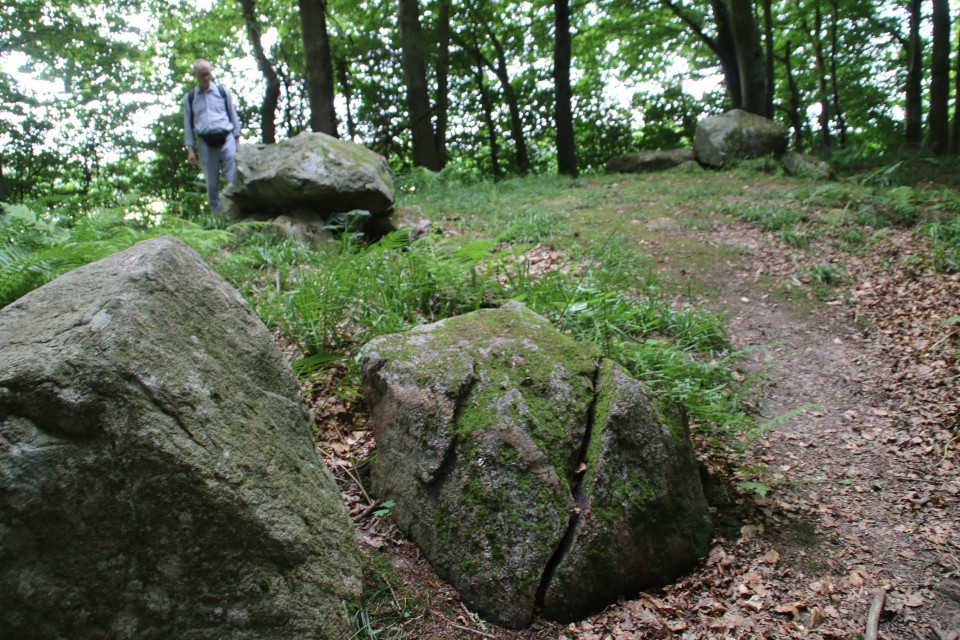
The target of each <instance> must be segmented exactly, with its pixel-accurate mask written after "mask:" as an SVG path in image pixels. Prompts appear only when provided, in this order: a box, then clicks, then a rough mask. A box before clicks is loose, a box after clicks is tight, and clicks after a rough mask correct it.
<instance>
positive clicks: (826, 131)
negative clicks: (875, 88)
mask: <svg viewBox="0 0 960 640" xmlns="http://www.w3.org/2000/svg"><path fill="white" fill-rule="evenodd" d="M822 28H823V15H822V14H821V13H820V7H819V5H818V6H817V7H816V8H815V9H814V11H813V31H812V32H810V42H811V44H812V45H813V60H814V64H815V66H816V68H817V99H818V100H819V102H820V116H819V118H818V120H819V122H820V147H821V148H823V149H829V148H830V145H831V140H830V93H829V92H828V91H827V65H826V62H825V61H824V59H823V41H821V40H820V30H821V29H822ZM804 30H805V31H808V29H807V28H806V24H804Z"/></svg>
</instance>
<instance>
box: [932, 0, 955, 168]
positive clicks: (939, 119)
mask: <svg viewBox="0 0 960 640" xmlns="http://www.w3.org/2000/svg"><path fill="white" fill-rule="evenodd" d="M949 101H950V2H949V0H933V52H932V54H931V60H930V114H929V115H928V116H927V146H928V147H929V148H930V150H931V151H932V152H933V154H934V155H936V156H942V155H944V154H946V153H947V150H948V147H949V141H950V109H949V105H948V103H949Z"/></svg>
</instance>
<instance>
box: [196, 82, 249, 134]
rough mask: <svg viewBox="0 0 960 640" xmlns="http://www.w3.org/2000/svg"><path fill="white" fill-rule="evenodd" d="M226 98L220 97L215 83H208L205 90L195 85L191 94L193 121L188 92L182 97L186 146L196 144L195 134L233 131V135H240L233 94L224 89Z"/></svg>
mask: <svg viewBox="0 0 960 640" xmlns="http://www.w3.org/2000/svg"><path fill="white" fill-rule="evenodd" d="M224 93H225V94H226V100H224V99H223V98H221V97H220V90H219V89H217V85H215V84H214V83H212V82H211V83H210V86H209V87H208V88H207V90H206V91H204V90H203V89H201V88H200V87H199V86H197V90H196V92H195V93H194V96H193V122H190V108H189V105H188V104H187V100H189V99H190V92H187V95H185V96H184V97H183V131H184V142H185V144H186V146H188V147H192V146H194V145H195V144H196V142H197V141H196V135H197V134H201V133H213V132H215V131H231V130H232V131H233V137H234V138H239V137H240V122H239V120H237V110H236V108H235V107H234V106H233V96H232V95H230V90H229V89H224Z"/></svg>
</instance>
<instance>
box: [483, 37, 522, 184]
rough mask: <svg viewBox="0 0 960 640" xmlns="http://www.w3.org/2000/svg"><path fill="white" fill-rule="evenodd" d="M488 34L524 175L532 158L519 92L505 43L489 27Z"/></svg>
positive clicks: (518, 159)
mask: <svg viewBox="0 0 960 640" xmlns="http://www.w3.org/2000/svg"><path fill="white" fill-rule="evenodd" d="M487 35H488V36H490V42H491V43H492V44H493V49H494V51H496V53H497V66H496V67H495V68H494V69H493V72H494V73H495V74H496V76H497V80H499V81H500V87H501V88H502V89H503V98H504V100H506V101H507V109H508V110H509V111H510V137H511V138H513V143H514V145H515V146H516V150H517V172H518V173H519V174H520V175H522V176H524V175H527V172H529V171H530V159H529V157H528V156H527V140H526V137H525V136H524V134H523V118H522V117H521V115H520V103H519V102H518V101H517V94H516V93H515V92H514V90H513V85H512V84H510V74H509V72H508V71H507V57H506V55H505V54H504V51H503V45H502V44H501V43H500V40H499V39H498V38H497V36H496V34H494V33H493V30H491V29H490V28H489V27H487Z"/></svg>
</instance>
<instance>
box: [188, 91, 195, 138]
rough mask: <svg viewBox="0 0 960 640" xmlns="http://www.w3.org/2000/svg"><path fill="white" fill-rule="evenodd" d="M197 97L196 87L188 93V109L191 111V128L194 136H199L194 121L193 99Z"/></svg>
mask: <svg viewBox="0 0 960 640" xmlns="http://www.w3.org/2000/svg"><path fill="white" fill-rule="evenodd" d="M195 95H197V88H196V87H194V88H193V89H190V91H188V92H187V109H189V110H190V128H191V129H193V135H194V136H196V135H197V126H196V124H195V123H194V121H193V97H194V96H195Z"/></svg>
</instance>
